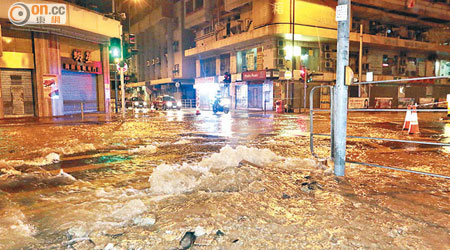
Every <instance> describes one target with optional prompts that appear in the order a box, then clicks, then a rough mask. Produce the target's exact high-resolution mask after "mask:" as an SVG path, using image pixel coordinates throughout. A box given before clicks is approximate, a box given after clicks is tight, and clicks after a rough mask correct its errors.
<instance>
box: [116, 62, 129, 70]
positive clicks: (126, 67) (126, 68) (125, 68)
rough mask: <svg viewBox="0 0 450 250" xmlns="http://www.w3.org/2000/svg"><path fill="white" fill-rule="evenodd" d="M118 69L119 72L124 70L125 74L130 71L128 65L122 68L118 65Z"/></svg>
mask: <svg viewBox="0 0 450 250" xmlns="http://www.w3.org/2000/svg"><path fill="white" fill-rule="evenodd" d="M116 68H117V71H118V72H120V71H122V70H123V72H127V71H128V65H127V64H126V63H125V65H124V66H123V67H120V65H119V64H116Z"/></svg>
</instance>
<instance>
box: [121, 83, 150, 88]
mask: <svg viewBox="0 0 450 250" xmlns="http://www.w3.org/2000/svg"><path fill="white" fill-rule="evenodd" d="M125 86H126V87H127V88H136V87H142V86H145V82H133V83H127V84H126V85H125Z"/></svg>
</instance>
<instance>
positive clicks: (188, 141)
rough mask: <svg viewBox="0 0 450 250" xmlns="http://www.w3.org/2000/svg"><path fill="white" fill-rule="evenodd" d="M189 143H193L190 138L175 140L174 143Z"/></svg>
mask: <svg viewBox="0 0 450 250" xmlns="http://www.w3.org/2000/svg"><path fill="white" fill-rule="evenodd" d="M189 143H192V142H191V141H190V140H186V139H181V140H179V141H177V142H175V143H174V144H176V145H182V144H189Z"/></svg>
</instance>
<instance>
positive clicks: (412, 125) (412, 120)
mask: <svg viewBox="0 0 450 250" xmlns="http://www.w3.org/2000/svg"><path fill="white" fill-rule="evenodd" d="M438 79H450V77H420V78H409V79H398V80H385V81H373V82H359V83H354V84H352V85H369V84H370V85H376V84H384V83H387V84H389V83H400V82H408V84H414V83H420V81H422V80H438ZM411 81H415V82H411ZM319 88H330V93H331V102H330V109H314V106H313V104H314V95H313V93H314V91H315V90H316V89H319ZM333 90H334V87H333V86H330V85H324V86H316V87H314V88H312V89H311V92H310V151H311V154H312V155H313V156H314V157H316V158H319V159H320V157H319V156H318V155H317V154H316V153H315V151H314V136H321V137H328V138H330V141H331V150H330V151H331V155H330V158H331V159H333V160H334V145H335V138H334V132H333V130H334V127H335V126H334V120H335V118H334V117H335V116H337V115H339V114H336V113H335V112H333V110H334V105H333V100H334V91H333ZM422 106H426V105H422ZM408 110H409V111H408ZM405 111H406V112H407V113H406V117H405V123H404V124H403V129H406V127H407V128H408V133H410V134H413V133H418V132H419V125H418V115H417V113H418V112H446V113H449V112H450V107H449V108H448V109H417V107H416V106H413V107H412V108H411V107H410V108H408V109H348V112H405ZM315 112H330V120H331V122H330V123H331V131H330V134H323V133H314V113H315ZM408 112H411V113H410V114H408ZM408 115H409V117H408ZM408 118H409V119H408ZM408 120H409V124H407V121H408ZM346 138H347V139H350V140H352V139H359V140H376V141H388V142H399V143H410V144H419V145H430V146H436V147H450V143H441V142H431V141H419V140H401V139H392V138H379V137H368V136H347V137H346ZM323 158H327V157H322V159H323ZM345 162H346V163H352V164H355V165H363V166H368V167H377V168H383V169H389V170H395V171H401V172H408V173H414V174H420V175H426V176H432V177H437V178H444V179H449V180H450V176H446V175H441V174H436V173H429V172H423V171H416V170H410V169H404V168H398V167H391V166H383V165H379V164H374V163H366V162H357V161H353V160H349V159H346V160H345Z"/></svg>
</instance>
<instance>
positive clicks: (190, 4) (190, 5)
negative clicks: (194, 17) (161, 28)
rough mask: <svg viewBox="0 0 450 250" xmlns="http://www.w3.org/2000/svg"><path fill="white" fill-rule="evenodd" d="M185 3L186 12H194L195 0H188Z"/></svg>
mask: <svg viewBox="0 0 450 250" xmlns="http://www.w3.org/2000/svg"><path fill="white" fill-rule="evenodd" d="M185 4H186V14H190V13H192V12H194V0H187V1H186V3H185Z"/></svg>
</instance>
